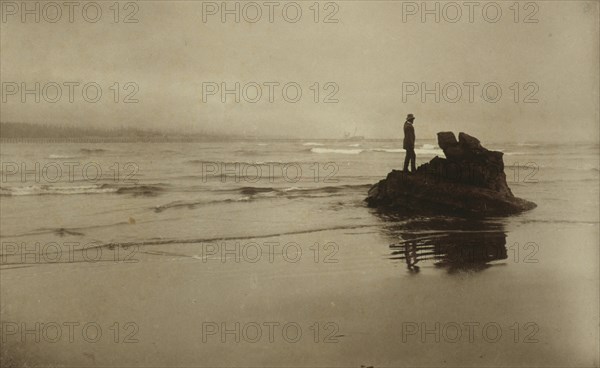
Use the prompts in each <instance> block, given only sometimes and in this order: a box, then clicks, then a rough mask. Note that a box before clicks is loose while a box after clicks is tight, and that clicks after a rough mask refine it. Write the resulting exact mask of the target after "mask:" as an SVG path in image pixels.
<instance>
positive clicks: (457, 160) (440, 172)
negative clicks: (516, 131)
mask: <svg viewBox="0 0 600 368" xmlns="http://www.w3.org/2000/svg"><path fill="white" fill-rule="evenodd" d="M438 145H439V146H440V148H441V149H442V150H443V151H444V155H445V156H446V158H440V157H437V156H436V157H435V158H433V159H432V160H431V161H430V162H428V163H426V164H424V165H421V166H419V168H418V169H417V172H416V173H414V174H409V173H405V172H403V171H398V170H392V172H390V173H389V174H388V176H387V178H385V179H383V180H381V181H380V182H379V183H377V184H375V185H373V186H372V187H371V189H370V190H369V195H368V197H367V199H366V201H367V203H368V204H369V206H371V207H380V208H389V209H394V210H399V211H404V212H407V213H415V212H425V213H438V212H449V213H453V214H484V215H508V214H513V213H518V212H522V211H526V210H530V209H533V208H535V207H536V204H535V203H533V202H529V201H526V200H524V199H521V198H517V197H515V196H514V195H513V194H512V192H511V190H510V188H509V187H508V184H507V183H506V175H505V174H504V161H503V160H502V155H503V153H502V152H497V151H489V150H487V149H485V148H484V147H482V146H481V143H480V142H479V140H478V139H477V138H475V137H471V136H469V135H468V134H465V133H460V134H459V135H458V141H457V140H456V137H455V136H454V133H452V132H440V133H438Z"/></svg>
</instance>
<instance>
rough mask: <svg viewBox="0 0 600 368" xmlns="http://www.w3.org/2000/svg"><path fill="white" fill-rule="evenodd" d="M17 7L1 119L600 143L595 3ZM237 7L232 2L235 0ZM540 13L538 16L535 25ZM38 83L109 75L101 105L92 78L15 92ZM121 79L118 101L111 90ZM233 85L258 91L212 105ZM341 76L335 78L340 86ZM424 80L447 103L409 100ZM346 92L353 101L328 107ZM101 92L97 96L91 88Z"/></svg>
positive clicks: (7, 46) (7, 20) (5, 13)
mask: <svg viewBox="0 0 600 368" xmlns="http://www.w3.org/2000/svg"><path fill="white" fill-rule="evenodd" d="M14 4H16V6H17V7H21V5H20V4H21V2H16V3H13V2H6V1H3V2H2V17H3V19H2V23H1V36H0V38H1V44H0V52H1V66H0V72H1V78H2V82H3V100H2V104H1V120H2V121H19V122H40V123H52V124H61V123H66V124H77V125H81V126H100V127H115V126H121V125H124V126H134V127H138V128H153V129H155V128H160V129H163V128H169V129H176V130H178V131H180V132H188V131H190V132H197V131H200V130H207V131H212V132H222V133H234V134H247V135H269V136H271V135H274V136H286V137H314V138H317V137H321V138H339V137H341V136H342V135H343V133H344V132H345V131H349V132H354V130H355V129H356V130H357V134H359V135H364V136H366V137H368V138H390V137H395V136H401V124H402V123H403V122H404V118H405V116H406V114H407V113H414V114H415V115H416V116H417V120H416V130H417V136H418V137H422V138H434V136H435V133H436V132H438V131H442V130H452V131H456V132H458V131H465V132H468V133H471V134H473V135H475V136H478V137H480V139H482V140H485V141H492V140H493V141H503V140H514V141H518V142H527V141H569V140H576V141H581V140H596V141H597V140H598V129H599V112H598V111H599V110H598V104H599V95H598V91H599V77H598V62H599V51H598V48H599V46H598V44H599V40H598V32H599V30H598V15H599V11H598V2H596V1H592V2H583V1H538V2H535V3H531V4H533V5H528V6H527V5H526V3H525V2H521V6H520V7H519V14H518V20H519V21H518V22H515V16H517V14H516V13H515V9H514V8H512V9H511V8H510V7H511V5H512V4H513V2H512V1H510V2H498V4H499V7H500V9H501V10H502V14H501V15H500V16H499V20H498V21H497V22H495V23H493V22H492V20H494V18H496V14H495V11H496V8H495V6H488V7H487V8H486V9H487V13H486V14H487V17H488V18H487V20H486V18H485V17H484V14H482V8H483V5H485V4H486V3H485V2H480V3H479V6H476V7H475V8H474V10H473V19H472V20H473V22H472V23H471V22H470V20H469V8H468V7H467V6H466V5H465V4H464V3H454V4H459V8H461V11H462V16H461V18H460V19H458V21H457V22H455V23H451V22H449V20H451V18H456V17H457V13H456V8H455V7H452V6H450V7H448V6H447V3H439V6H440V22H439V23H436V22H435V19H434V17H435V15H433V14H432V15H428V16H427V18H426V20H425V22H422V19H421V13H420V12H419V11H420V10H422V9H416V12H417V13H416V14H415V15H411V13H413V12H414V10H415V8H414V7H413V6H412V5H411V4H416V6H417V7H420V6H421V5H420V4H421V2H416V3H411V4H409V3H407V2H404V3H402V2H399V1H398V2H396V1H339V2H335V3H333V4H327V3H326V2H320V3H319V4H320V6H319V19H318V20H319V22H318V23H315V21H314V17H315V11H314V9H315V8H314V5H313V4H314V2H313V1H308V2H302V1H298V2H297V4H298V5H299V7H300V8H301V9H302V15H301V17H300V19H299V20H298V21H297V22H295V23H292V22H291V20H293V18H294V17H295V16H296V15H295V11H296V9H295V8H294V6H290V7H288V8H287V15H288V17H289V18H288V20H289V21H288V20H286V19H285V18H284V17H283V16H282V10H283V5H284V4H285V3H280V5H279V6H277V7H275V8H274V17H273V23H270V22H269V14H268V13H269V8H268V7H267V6H264V5H261V9H262V12H263V14H262V18H261V19H260V20H258V21H257V22H255V23H250V22H248V21H245V20H244V17H243V15H244V13H243V10H242V11H241V13H242V14H240V23H235V22H234V15H228V16H227V17H228V18H227V21H226V22H225V23H222V22H221V18H220V15H221V14H220V12H219V10H217V14H215V15H210V14H208V13H210V11H212V10H213V9H214V8H212V6H213V5H212V4H216V6H218V7H220V4H221V2H218V3H211V4H209V5H207V4H208V3H205V4H204V6H205V7H207V6H208V8H207V11H206V12H204V15H205V16H206V22H204V20H203V3H202V2H200V1H179V2H172V1H169V2H167V1H143V2H138V3H137V4H138V7H137V9H135V8H134V7H133V6H126V4H127V3H126V2H122V3H121V4H120V9H119V20H120V21H119V23H115V22H114V17H115V9H114V8H110V7H111V5H112V4H113V2H112V1H109V2H97V4H99V6H100V8H101V9H102V15H101V17H100V18H99V20H98V21H97V22H95V23H92V22H88V21H86V20H85V19H84V18H83V16H82V6H79V7H77V8H75V9H74V13H73V17H74V19H73V23H71V22H69V19H68V18H69V14H68V8H65V7H63V8H62V16H61V17H60V18H58V21H57V22H56V23H50V22H48V21H47V20H48V19H50V20H52V19H53V18H56V17H57V15H56V13H55V9H53V8H52V7H47V8H46V13H44V10H43V9H42V7H43V6H44V3H43V2H42V3H40V7H41V8H40V12H41V15H40V22H39V23H35V19H34V15H27V17H28V18H26V22H22V19H21V15H22V14H21V12H22V11H23V9H18V8H17V9H16V10H15V9H14ZM58 4H62V2H58ZM81 4H85V3H80V5H81ZM228 4H229V5H228V6H229V7H230V8H233V7H234V6H235V4H236V2H234V1H230V2H228ZM239 4H240V5H241V7H242V8H243V6H244V5H245V3H239ZM258 4H259V5H260V4H263V2H258ZM428 4H429V6H430V7H431V8H433V7H434V6H435V3H434V2H428ZM444 5H446V7H445V8H444ZM30 6H31V7H33V6H34V5H30ZM311 6H313V8H312V9H311V8H310V7H311ZM61 7H62V5H61ZM86 9H87V10H86V11H87V13H86V15H87V16H88V18H89V19H92V18H94V17H95V9H94V8H93V6H92V7H88V8H86ZM444 9H445V11H444ZM246 11H247V12H246V13H245V15H246V16H247V18H254V17H255V15H256V13H255V9H254V8H252V7H247V8H246ZM132 12H134V13H135V14H134V15H133V16H132V17H131V18H130V20H133V19H137V20H138V22H137V23H123V20H124V18H125V16H126V15H128V14H130V13H132ZM12 13H16V14H14V15H13V14H12ZM330 13H335V14H334V15H332V16H331V17H330V18H329V19H330V20H335V19H337V20H338V22H337V23H324V22H323V20H324V18H325V16H326V15H327V14H330ZM532 14H533V15H532ZM528 15H529V16H530V17H529V18H527V19H528V20H530V21H533V20H537V23H525V22H524V21H525V20H526V16H528ZM403 16H404V17H405V18H406V19H403ZM46 18H47V19H46ZM35 82H39V83H40V84H41V86H44V85H45V84H47V83H50V82H54V83H58V84H63V83H64V82H79V83H81V84H82V85H83V84H85V83H90V82H95V83H97V84H98V85H99V86H100V87H101V88H102V97H101V99H100V101H99V102H97V103H90V102H86V101H85V100H84V99H83V97H82V91H81V86H78V87H74V92H75V94H74V102H73V103H70V102H69V98H68V92H69V89H68V87H67V86H64V85H63V86H62V94H63V95H62V97H61V98H60V100H59V101H58V102H56V103H50V102H47V101H46V100H45V99H44V96H41V101H40V103H36V102H35V96H33V95H27V96H26V97H27V101H26V102H25V103H22V102H21V94H20V91H16V92H14V86H15V85H17V86H18V88H21V87H22V85H21V83H26V86H27V87H28V88H34V84H35ZM115 82H119V89H120V94H119V96H118V100H119V103H115V101H114V98H115V94H114V90H113V89H111V86H113V85H114V83H115ZM127 82H133V83H135V84H136V85H137V86H138V87H139V90H138V91H137V92H136V93H135V95H134V96H133V99H137V100H139V102H138V103H130V104H125V103H123V100H124V99H125V97H126V95H128V94H129V92H132V91H134V87H133V86H129V88H128V89H127V90H125V89H124V87H125V83H127ZM222 82H226V83H227V85H228V86H229V88H234V85H235V82H239V83H240V84H241V86H244V85H246V84H248V83H250V84H249V85H248V88H246V89H245V90H246V92H247V94H246V95H242V96H241V97H240V102H239V103H236V102H235V101H234V96H233V95H226V96H225V97H227V102H226V103H223V102H222V101H221V97H222V96H221V94H220V92H219V91H216V94H214V95H207V96H205V97H206V99H205V100H206V102H203V100H202V99H203V84H204V86H205V87H206V86H207V84H206V83H217V85H220V84H221V83H222ZM265 82H276V83H279V86H273V89H274V95H273V99H274V101H273V102H269V100H268V99H269V98H268V93H269V87H268V85H264V83H265ZM290 82H293V83H297V85H298V86H300V88H301V89H302V96H301V97H300V98H299V101H298V102H296V103H291V102H287V101H286V100H285V99H284V97H283V92H282V87H283V85H285V84H287V83H290ZM315 82H318V83H319V85H318V86H319V96H318V99H319V102H318V103H316V102H315V101H314V99H315ZM328 82H331V83H332V84H330V85H327V86H328V88H325V85H326V83H328ZM465 82H474V83H479V86H476V85H472V86H473V87H472V88H473V92H474V97H473V102H469V87H468V86H467V85H464V83H465ZM528 82H530V84H527V85H526V83H528ZM15 83H16V84H15ZM252 83H258V84H259V85H262V87H261V88H262V97H261V98H260V100H259V101H258V102H257V103H250V102H247V101H245V100H244V96H245V97H246V98H247V99H253V98H255V95H256V92H255V91H256V89H255V88H254V87H252V86H253V84H252ZM415 83H416V84H415ZM422 83H425V85H426V87H427V88H429V89H434V88H435V84H436V83H439V84H440V89H441V90H440V95H439V98H440V102H438V103H436V102H435V96H434V95H433V94H429V95H427V96H426V97H427V101H426V102H422V101H421V100H422V96H421V93H420V91H417V92H416V94H412V95H409V94H408V92H409V89H410V88H413V87H414V86H415V85H416V86H418V87H419V88H421V86H422ZM486 83H497V86H500V88H501V89H502V96H501V97H499V98H498V101H497V102H495V103H492V102H488V101H485V100H484V99H483V98H482V97H481V95H482V92H483V85H485V84H486ZM515 83H519V84H518V89H519V90H520V92H519V95H518V97H517V99H518V103H515V101H514V99H515V86H516V85H515ZM456 85H459V86H461V92H462V97H461V98H460V99H459V101H457V102H455V103H452V102H447V101H445V99H444V97H446V99H448V100H452V99H456V88H455V87H456ZM211 86H214V85H211ZM444 86H446V88H445V89H444V88H442V87H444ZM493 86H494V85H493V84H492V85H489V86H488V87H490V88H488V90H487V91H488V95H487V96H488V97H489V98H491V99H494V98H495V97H496V96H495V89H494V88H493ZM336 89H337V92H336ZM403 91H404V93H403ZM46 92H47V94H48V95H47V96H45V97H47V98H48V99H53V98H54V96H55V92H54V89H53V87H48V88H47V89H46ZM240 92H243V91H240ZM287 92H288V94H287V95H286V97H287V98H288V99H293V98H294V97H295V89H294V88H292V87H290V88H288V90H287ZM332 92H336V93H335V95H334V96H333V98H334V99H337V100H339V101H338V102H337V103H323V100H324V99H326V97H327V96H328V95H329V94H330V93H332ZM444 92H446V93H445V94H444ZM13 93H15V94H13ZM531 93H533V95H530V94H531ZM94 95H95V92H94V90H93V89H91V90H88V95H87V96H88V97H90V96H91V97H92V98H93V97H94ZM528 95H530V96H529V98H528V97H527V96H528ZM524 100H528V101H535V100H538V102H537V103H525V102H524Z"/></svg>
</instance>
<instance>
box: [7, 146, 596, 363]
mask: <svg viewBox="0 0 600 368" xmlns="http://www.w3.org/2000/svg"><path fill="white" fill-rule="evenodd" d="M484 145H485V146H486V147H487V148H490V149H501V150H502V151H503V152H504V153H505V156H504V162H505V165H506V168H505V172H506V175H507V181H508V184H509V186H510V187H511V189H512V191H513V193H514V194H515V195H516V196H518V197H522V198H525V199H528V200H531V201H533V202H536V203H537V204H538V207H537V208H536V209H535V210H533V211H530V212H527V213H524V214H521V215H519V216H514V217H510V218H487V219H479V220H466V219H460V218H452V217H442V216H439V217H412V218H407V217H399V216H394V215H390V214H385V213H380V212H378V211H376V210H373V209H369V208H367V207H366V206H365V203H364V202H363V199H364V198H365V196H366V192H367V191H368V188H369V187H370V185H372V184H373V183H375V182H377V181H378V180H380V179H382V178H383V177H385V175H386V174H387V173H388V172H389V171H390V170H391V169H397V168H399V167H400V166H401V163H402V161H403V158H404V155H403V150H401V149H399V147H401V144H400V143H399V142H396V141H385V140H378V141H375V140H369V141H361V142H354V141H233V142H204V143H152V144H149V143H129V144H123V143H121V144H116V143H114V144H91V143H70V144H57V143H47V144H2V146H1V148H0V150H1V151H0V153H1V160H2V183H1V184H0V187H1V189H0V195H1V203H0V210H1V211H2V218H1V234H0V237H1V240H2V264H1V266H0V276H1V283H0V295H1V297H2V298H1V312H0V317H1V318H2V322H3V326H4V327H3V329H4V330H3V333H4V335H3V336H4V337H5V338H6V339H5V341H4V344H3V346H4V348H3V349H4V350H6V349H8V350H6V351H7V353H6V354H5V353H4V350H3V355H4V358H3V359H12V360H11V361H13V362H16V363H17V364H18V362H20V361H23V359H24V357H27V359H29V361H30V362H38V363H51V364H56V365H60V364H64V365H76V366H93V365H104V366H110V365H128V366H151V365H152V366H157V365H170V366H186V365H187V366H192V365H193V366H357V367H358V366H361V365H366V366H369V365H375V366H437V365H447V366H501V365H509V366H511V365H512V366H515V365H520V366H531V365H534V364H535V365H553V366H561V365H585V366H593V365H597V364H598V360H597V359H598V357H597V341H598V223H599V218H598V217H599V213H598V197H599V187H598V183H599V169H598V168H599V163H598V160H599V147H598V145H586V144H581V145H548V144H528V145H515V144H501V143H500V144H496V145H494V144H492V145H488V144H485V142H484ZM435 155H442V153H441V151H440V150H439V148H437V147H436V146H435V142H433V141H431V142H429V141H424V142H423V143H422V146H420V147H419V148H418V149H417V163H418V164H422V163H425V162H427V161H429V160H430V159H431V158H433V157H434V156H435ZM36 162H38V163H39V169H36V166H35V163H36ZM22 164H24V165H25V167H22ZM69 167H70V168H71V170H70V171H69V170H68V168H69ZM23 168H25V169H28V170H29V172H28V173H27V174H26V175H25V176H22V173H23ZM58 168H60V171H58ZM84 168H85V169H84ZM100 171H101V172H102V175H100ZM70 174H72V175H70ZM36 243H39V245H38V246H36ZM36 247H37V248H36ZM27 249H29V251H27ZM31 249H33V251H32V250H31ZM94 260H95V261H94ZM69 321H70V322H79V323H80V325H84V324H85V323H90V322H95V323H97V324H98V325H99V326H101V328H102V331H103V334H104V335H103V336H104V337H103V338H100V339H99V340H98V341H97V342H92V343H90V342H89V341H87V340H86V339H83V338H81V336H80V335H75V336H76V337H75V339H74V341H73V342H69V341H68V339H66V338H65V337H62V338H60V339H59V341H58V342H49V341H48V340H47V339H45V337H48V336H45V335H44V332H43V331H42V332H41V333H40V334H41V341H40V342H36V341H32V339H33V336H32V335H25V337H24V339H23V338H22V336H21V334H20V333H21V331H20V330H19V331H17V332H15V333H14V334H13V333H12V332H11V331H12V330H10V328H11V327H14V326H15V324H14V323H16V325H18V326H19V327H20V326H21V323H26V326H34V325H35V323H36V322H40V323H50V322H57V323H58V324H59V325H60V324H63V323H64V322H69ZM127 322H131V323H133V324H131V325H127V327H125V325H126V323H127ZM271 322H272V323H277V325H274V324H271V325H269V323H271ZM7 323H8V324H7ZM115 323H118V327H117V328H115V327H114V324H115ZM236 323H237V324H238V325H236ZM265 323H266V325H265ZM289 323H293V324H294V325H293V326H292V327H293V328H296V329H297V327H300V331H301V336H300V337H298V339H297V340H296V341H294V338H293V337H294V336H295V335H294V334H293V333H292V332H290V331H291V330H286V332H282V331H281V330H279V329H280V327H281V326H284V325H286V324H289ZM255 324H256V325H255ZM257 325H258V326H259V327H260V329H257V327H256V326H257ZM111 326H112V327H113V328H112V329H111ZM215 326H216V327H215ZM236 326H240V327H239V331H238V332H235V331H236ZM267 326H274V327H273V328H274V330H273V331H271V332H273V333H274V334H273V339H272V341H270V340H269V338H268V336H267V335H268V333H269V332H270V330H269V328H268V327H267ZM457 326H458V327H457ZM7 328H8V330H7ZM214 328H216V330H211V329H214ZM225 328H226V329H229V330H233V331H234V332H232V333H229V334H227V333H224V329H225ZM244 328H246V329H244ZM115 330H116V331H120V332H121V334H120V335H119V336H115V333H114V331H115ZM256 331H259V332H261V337H260V338H257V339H253V338H256V336H257V335H256V334H255V332H256ZM62 332H63V334H64V335H65V336H66V333H67V332H68V329H67V328H66V327H63V330H62ZM76 332H77V330H76ZM213 332H214V333H213ZM496 332H497V333H496ZM223 333H224V335H223ZM236 334H237V336H236ZM292 335H294V336H292ZM77 336H79V337H77ZM124 336H130V337H132V340H137V342H130V343H123V340H125V338H124ZM236 337H237V338H239V342H238V341H236ZM254 340H255V341H254ZM115 341H117V342H115ZM7 355H8V358H6V356H7Z"/></svg>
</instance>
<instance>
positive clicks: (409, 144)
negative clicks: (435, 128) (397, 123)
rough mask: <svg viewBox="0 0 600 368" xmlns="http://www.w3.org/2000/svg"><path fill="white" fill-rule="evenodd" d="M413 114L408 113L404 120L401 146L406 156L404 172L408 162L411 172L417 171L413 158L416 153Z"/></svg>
mask: <svg viewBox="0 0 600 368" xmlns="http://www.w3.org/2000/svg"><path fill="white" fill-rule="evenodd" d="M414 121H415V116H414V115H413V114H408V115H407V116H406V122H404V142H403V145H402V148H404V149H405V150H406V157H405V158H404V169H403V171H404V172H408V163H409V162H410V164H411V165H410V168H411V170H410V171H411V172H413V173H414V172H415V171H417V168H416V164H415V160H416V159H417V155H416V154H415V128H414V127H413V123H414Z"/></svg>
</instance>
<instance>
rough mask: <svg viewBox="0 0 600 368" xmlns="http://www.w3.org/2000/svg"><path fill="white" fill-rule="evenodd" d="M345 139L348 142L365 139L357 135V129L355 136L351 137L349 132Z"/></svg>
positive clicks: (346, 133)
mask: <svg viewBox="0 0 600 368" xmlns="http://www.w3.org/2000/svg"><path fill="white" fill-rule="evenodd" d="M344 139H345V140H348V141H362V140H364V139H365V137H364V136H362V135H356V128H354V134H352V135H350V133H349V132H344Z"/></svg>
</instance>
